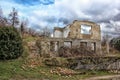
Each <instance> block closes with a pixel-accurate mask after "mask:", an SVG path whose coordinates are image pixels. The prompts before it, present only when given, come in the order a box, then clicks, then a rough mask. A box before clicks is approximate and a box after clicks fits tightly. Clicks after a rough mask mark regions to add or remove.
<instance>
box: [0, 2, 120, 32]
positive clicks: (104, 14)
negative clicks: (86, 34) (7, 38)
mask: <svg viewBox="0 0 120 80" xmlns="http://www.w3.org/2000/svg"><path fill="white" fill-rule="evenodd" d="M1 3H2V4H1ZM119 4H120V0H114V1H113V0H55V3H54V4H50V5H43V4H37V5H32V6H26V5H25V6H24V5H21V4H18V3H15V2H13V1H12V0H11V2H9V0H6V1H5V0H1V1H0V5H1V6H2V8H3V10H4V12H5V15H6V14H8V13H9V12H10V10H11V8H12V7H15V8H16V9H18V12H19V15H20V17H26V18H28V19H29V23H30V25H32V24H34V25H38V26H40V27H45V26H50V27H51V28H53V27H54V26H63V27H64V25H67V24H69V23H70V22H72V21H73V20H76V19H78V20H84V19H85V20H91V21H95V22H99V23H100V24H101V27H102V30H108V28H109V30H110V31H113V28H111V27H108V25H113V26H120V24H118V23H119V22H120V19H118V21H114V20H113V19H114V17H115V16H117V15H118V14H120V6H119ZM110 21H113V22H110ZM106 26H107V27H106Z"/></svg>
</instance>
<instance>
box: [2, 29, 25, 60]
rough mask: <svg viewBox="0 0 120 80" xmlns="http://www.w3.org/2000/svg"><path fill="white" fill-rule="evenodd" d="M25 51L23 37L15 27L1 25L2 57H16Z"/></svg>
mask: <svg viewBox="0 0 120 80" xmlns="http://www.w3.org/2000/svg"><path fill="white" fill-rule="evenodd" d="M22 53H23V45H22V38H21V37H20V34H19V32H18V31H17V30H16V29H15V28H14V27H0V59H14V58H18V57H19V56H21V54H22Z"/></svg>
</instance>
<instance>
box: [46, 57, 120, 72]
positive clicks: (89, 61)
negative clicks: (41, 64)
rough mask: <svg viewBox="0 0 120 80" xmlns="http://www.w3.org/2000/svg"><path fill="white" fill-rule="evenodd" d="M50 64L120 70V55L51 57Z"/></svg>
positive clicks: (74, 67)
mask: <svg viewBox="0 0 120 80" xmlns="http://www.w3.org/2000/svg"><path fill="white" fill-rule="evenodd" d="M45 64H46V65H48V66H60V67H63V66H66V67H69V68H72V69H79V70H81V69H82V70H108V71H110V70H117V71H120V58H119V57H80V58H49V59H46V61H45Z"/></svg>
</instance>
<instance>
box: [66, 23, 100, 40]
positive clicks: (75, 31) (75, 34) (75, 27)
mask: <svg viewBox="0 0 120 80" xmlns="http://www.w3.org/2000/svg"><path fill="white" fill-rule="evenodd" d="M81 25H88V26H91V34H81ZM69 28H70V32H69V36H68V37H69V38H77V39H96V40H101V32H100V26H99V25H97V24H96V23H93V22H90V21H74V22H73V24H71V25H70V27H69Z"/></svg>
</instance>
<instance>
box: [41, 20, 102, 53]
mask: <svg viewBox="0 0 120 80" xmlns="http://www.w3.org/2000/svg"><path fill="white" fill-rule="evenodd" d="M41 44H42V45H44V46H41V52H42V53H43V54H44V53H47V52H49V51H56V52H57V51H58V49H59V48H60V47H61V46H68V47H74V46H84V47H85V48H87V49H89V50H92V51H94V52H95V53H97V54H100V50H101V31H100V25H98V24H96V23H94V22H91V21H78V20H75V21H73V23H71V24H69V25H67V26H65V27H64V28H60V27H55V28H54V32H53V37H51V38H47V39H46V40H45V39H43V40H42V41H41Z"/></svg>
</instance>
